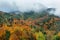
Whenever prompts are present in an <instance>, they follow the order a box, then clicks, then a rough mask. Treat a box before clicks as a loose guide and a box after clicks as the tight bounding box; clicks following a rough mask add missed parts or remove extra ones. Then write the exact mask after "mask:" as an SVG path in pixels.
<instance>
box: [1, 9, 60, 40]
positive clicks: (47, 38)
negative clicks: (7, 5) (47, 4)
mask: <svg viewBox="0 0 60 40" xmlns="http://www.w3.org/2000/svg"><path fill="white" fill-rule="evenodd" d="M51 10H52V8H50V9H47V10H43V11H40V12H34V11H28V12H19V11H16V12H9V13H7V12H2V11H0V40H60V17H59V16H56V15H54V14H50V13H49V11H51Z"/></svg>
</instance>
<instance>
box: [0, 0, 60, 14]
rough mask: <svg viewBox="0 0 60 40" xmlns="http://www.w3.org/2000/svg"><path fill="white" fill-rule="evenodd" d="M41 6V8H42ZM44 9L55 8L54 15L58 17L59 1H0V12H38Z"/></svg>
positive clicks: (59, 10)
mask: <svg viewBox="0 0 60 40" xmlns="http://www.w3.org/2000/svg"><path fill="white" fill-rule="evenodd" d="M42 6H43V7H42ZM44 7H47V8H51V7H52V8H56V12H55V13H54V14H55V15H60V0H0V11H6V12H8V11H15V10H21V11H27V10H35V11H36V10H40V9H42V8H44Z"/></svg>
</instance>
